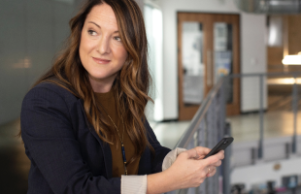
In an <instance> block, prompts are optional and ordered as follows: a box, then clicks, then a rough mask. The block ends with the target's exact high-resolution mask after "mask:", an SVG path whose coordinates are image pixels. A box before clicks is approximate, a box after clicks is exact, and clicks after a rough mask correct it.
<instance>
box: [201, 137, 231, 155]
mask: <svg viewBox="0 0 301 194" xmlns="http://www.w3.org/2000/svg"><path fill="white" fill-rule="evenodd" d="M233 140H234V138H233V137H224V138H223V139H221V140H220V141H219V142H218V143H217V144H216V145H215V146H214V148H212V150H211V151H210V152H209V153H208V154H207V155H206V156H205V157H204V159H205V158H208V157H209V156H212V155H214V154H216V153H218V152H219V151H221V150H224V149H226V148H227V147H228V146H229V145H230V144H231V143H232V142H233Z"/></svg>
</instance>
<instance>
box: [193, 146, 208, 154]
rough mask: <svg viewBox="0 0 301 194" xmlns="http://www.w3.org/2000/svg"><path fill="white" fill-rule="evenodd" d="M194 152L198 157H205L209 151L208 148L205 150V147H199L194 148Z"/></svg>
mask: <svg viewBox="0 0 301 194" xmlns="http://www.w3.org/2000/svg"><path fill="white" fill-rule="evenodd" d="M195 149H196V151H197V152H198V154H199V155H200V156H205V155H207V154H208V153H209V152H210V150H211V149H209V148H206V147H201V146H198V147H195Z"/></svg>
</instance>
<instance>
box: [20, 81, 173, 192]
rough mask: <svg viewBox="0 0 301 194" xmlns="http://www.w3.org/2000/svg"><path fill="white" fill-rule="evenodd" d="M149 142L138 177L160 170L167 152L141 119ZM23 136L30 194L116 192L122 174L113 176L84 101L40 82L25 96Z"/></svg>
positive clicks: (108, 153)
mask: <svg viewBox="0 0 301 194" xmlns="http://www.w3.org/2000/svg"><path fill="white" fill-rule="evenodd" d="M145 127H146V129H147V133H148V134H147V135H148V141H149V142H150V144H151V145H152V146H153V148H154V150H155V156H153V155H152V154H151V151H150V149H149V148H148V147H147V148H145V150H144V152H143V154H142V156H141V159H140V163H139V170H138V174H139V175H144V174H151V173H155V172H160V171H162V162H163V159H164V157H165V156H166V154H167V153H168V152H169V151H170V150H169V149H168V148H165V147H162V146H161V145H160V143H159V142H158V141H157V139H156V136H155V134H154V132H153V130H152V129H151V127H150V126H149V124H148V122H147V121H146V122H145ZM21 129H22V138H23V141H24V145H25V152H26V154H27V156H28V158H29V159H30V161H31V167H30V171H29V175H28V194H54V193H55V194H61V193H66V194H71V193H73V194H76V193H81V194H84V193H86V194H94V193H95V194H102V193H103V194H105V193H110V194H114V193H116V194H117V193H120V186H121V185H120V184H121V179H120V178H113V177H112V155H111V149H110V146H109V145H108V144H106V143H104V142H103V141H102V140H101V139H100V138H99V137H98V135H97V134H96V132H95V130H94V128H93V127H92V126H91V124H90V123H89V122H88V120H87V117H86V114H85V111H84V107H83V101H82V100H81V99H79V98H77V97H75V96H74V95H73V94H72V93H70V92H69V91H67V90H66V89H64V88H62V87H60V86H57V85H55V84H53V83H47V82H44V83H41V84H39V85H37V86H35V87H34V88H33V89H31V90H30V91H29V92H28V93H27V95H26V96H25V98H24V100H23V104H22V111H21Z"/></svg>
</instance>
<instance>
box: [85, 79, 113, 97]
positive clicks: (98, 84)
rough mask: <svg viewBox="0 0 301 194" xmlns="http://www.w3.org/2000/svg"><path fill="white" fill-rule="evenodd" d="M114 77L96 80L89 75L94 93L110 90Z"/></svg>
mask: <svg viewBox="0 0 301 194" xmlns="http://www.w3.org/2000/svg"><path fill="white" fill-rule="evenodd" d="M114 80H115V77H112V79H107V80H98V79H95V78H92V77H90V76H89V81H90V84H91V87H92V89H93V91H94V92H96V93H107V92H109V91H110V90H111V88H112V86H113V83H114Z"/></svg>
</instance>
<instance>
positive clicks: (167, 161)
mask: <svg viewBox="0 0 301 194" xmlns="http://www.w3.org/2000/svg"><path fill="white" fill-rule="evenodd" d="M184 151H186V149H185V148H176V149H174V150H171V151H170V152H169V153H168V154H167V155H166V156H165V158H164V160H163V163H162V171H164V170H166V169H168V168H169V167H170V166H171V165H172V164H173V163H174V162H175V161H176V159H177V157H178V155H179V154H180V153H182V152H184Z"/></svg>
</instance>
